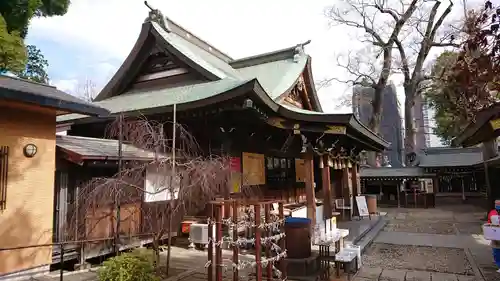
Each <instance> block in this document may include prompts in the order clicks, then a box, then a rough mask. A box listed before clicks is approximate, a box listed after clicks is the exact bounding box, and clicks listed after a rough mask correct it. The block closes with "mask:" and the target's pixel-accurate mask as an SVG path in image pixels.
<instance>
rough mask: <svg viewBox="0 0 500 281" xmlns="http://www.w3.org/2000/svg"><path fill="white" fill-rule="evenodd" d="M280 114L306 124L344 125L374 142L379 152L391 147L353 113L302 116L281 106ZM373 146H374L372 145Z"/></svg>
mask: <svg viewBox="0 0 500 281" xmlns="http://www.w3.org/2000/svg"><path fill="white" fill-rule="evenodd" d="M279 112H280V114H281V115H282V116H284V117H286V118H291V119H295V120H301V121H306V122H319V123H333V124H342V125H346V126H349V127H351V128H352V129H354V130H356V131H357V132H359V133H360V134H362V135H363V136H365V137H367V138H369V139H370V140H372V141H373V142H374V144H375V145H376V146H378V147H379V150H384V149H386V148H387V147H389V143H388V142H386V141H385V140H384V139H382V138H381V137H379V136H378V135H376V134H375V133H374V132H372V131H371V130H369V129H368V128H367V127H365V126H364V125H363V124H362V123H361V122H360V121H359V120H358V119H357V118H356V117H355V116H354V115H353V114H352V113H344V114H324V113H319V114H313V113H312V114H302V113H300V112H295V111H291V110H289V109H288V108H286V107H284V106H280V108H279ZM370 146H373V145H370Z"/></svg>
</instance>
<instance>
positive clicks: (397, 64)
mask: <svg viewBox="0 0 500 281" xmlns="http://www.w3.org/2000/svg"><path fill="white" fill-rule="evenodd" d="M446 5H447V6H446V8H445V9H442V8H444V7H442V3H441V1H439V0H411V1H410V0H343V1H341V3H339V4H335V5H334V6H333V7H329V8H328V9H327V10H326V14H327V16H328V18H329V19H330V20H331V22H332V24H337V25H344V26H348V27H351V28H354V29H357V30H359V31H361V33H362V37H361V38H360V41H361V43H362V44H363V46H364V48H363V50H362V52H357V53H350V54H349V55H348V57H347V59H346V60H344V61H343V62H341V61H339V65H340V66H341V67H343V68H344V69H346V70H347V72H348V73H349V74H350V76H351V77H352V78H351V79H349V80H343V81H342V82H349V83H351V84H353V85H362V84H364V85H363V86H368V87H371V88H373V95H372V97H371V105H372V107H373V111H372V112H373V115H372V116H371V118H370V121H369V127H370V129H372V130H374V131H375V132H377V133H379V127H380V122H381V117H382V102H383V90H384V88H385V87H386V85H387V81H388V79H389V77H390V76H391V74H396V73H399V74H402V75H403V77H404V81H403V87H404V91H405V105H404V107H405V130H406V134H405V148H406V152H407V153H409V152H413V151H414V148H415V141H416V139H415V128H414V124H413V120H414V115H413V110H412V109H413V105H414V101H415V98H416V97H417V96H418V95H420V94H421V90H422V83H423V82H424V81H425V80H426V79H427V78H429V77H426V76H425V70H426V65H425V63H426V59H427V58H428V56H429V53H430V51H431V49H432V48H433V47H455V46H457V45H456V44H455V43H454V42H453V39H454V38H455V37H456V36H458V34H459V33H460V28H452V26H451V23H448V22H445V20H446V18H447V17H448V16H449V14H450V12H451V11H452V7H453V2H451V1H449V2H448V3H447V4H446ZM449 25H450V26H449ZM394 51H395V52H394ZM332 80H337V81H339V79H337V78H333V79H330V81H332ZM327 82H328V81H327Z"/></svg>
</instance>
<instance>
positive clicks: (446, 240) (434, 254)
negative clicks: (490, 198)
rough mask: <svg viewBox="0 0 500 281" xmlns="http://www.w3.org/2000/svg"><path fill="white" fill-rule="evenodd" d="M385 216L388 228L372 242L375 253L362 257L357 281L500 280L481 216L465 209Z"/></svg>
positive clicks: (480, 212) (394, 212)
mask: <svg viewBox="0 0 500 281" xmlns="http://www.w3.org/2000/svg"><path fill="white" fill-rule="evenodd" d="M385 211H387V212H388V214H387V217H388V219H389V222H388V224H387V226H386V228H385V229H384V230H383V231H382V232H380V233H379V235H378V236H377V237H376V238H375V240H374V244H373V247H372V249H374V250H373V252H376V253H369V252H368V253H367V254H366V255H365V256H364V257H363V262H365V264H364V266H363V268H362V269H361V270H360V272H359V273H358V274H357V275H356V279H355V281H368V280H393V281H409V280H415V281H416V280H419V281H431V280H432V281H448V280H454V281H466V280H467V281H472V280H478V281H479V280H481V281H482V280H488V281H493V280H500V274H498V273H496V268H495V267H494V264H493V260H492V257H491V248H490V247H489V241H487V240H485V239H484V238H483V237H482V235H481V232H482V230H481V224H482V221H481V219H482V218H483V217H484V215H485V212H484V211H483V210H480V209H477V208H475V207H473V206H467V205H463V206H449V207H441V208H439V207H438V208H435V209H396V208H394V209H385ZM391 245H393V246H391ZM443 253H447V254H443ZM458 256H460V257H458ZM384 259H387V260H384ZM417 269H418V270H417ZM444 272H446V273H444Z"/></svg>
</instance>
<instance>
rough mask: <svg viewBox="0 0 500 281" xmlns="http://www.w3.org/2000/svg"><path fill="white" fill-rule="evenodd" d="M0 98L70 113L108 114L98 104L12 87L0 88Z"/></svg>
mask: <svg viewBox="0 0 500 281" xmlns="http://www.w3.org/2000/svg"><path fill="white" fill-rule="evenodd" d="M0 99H6V100H12V101H19V102H24V103H29V104H34V105H39V106H43V107H50V108H54V109H60V110H63V111H68V112H71V113H80V114H86V115H94V116H101V115H108V114H109V111H108V110H107V109H105V108H102V107H99V106H94V105H91V104H85V103H83V101H82V103H78V102H71V101H65V100H62V99H58V98H55V97H47V96H41V95H37V94H33V93H28V92H23V91H18V90H12V89H3V88H0Z"/></svg>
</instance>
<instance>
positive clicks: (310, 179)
mask: <svg viewBox="0 0 500 281" xmlns="http://www.w3.org/2000/svg"><path fill="white" fill-rule="evenodd" d="M304 166H305V170H306V202H307V203H306V204H307V218H309V219H310V220H311V225H312V226H313V227H314V226H315V225H316V194H315V192H314V157H313V153H312V151H308V152H306V154H305V165H304Z"/></svg>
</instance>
